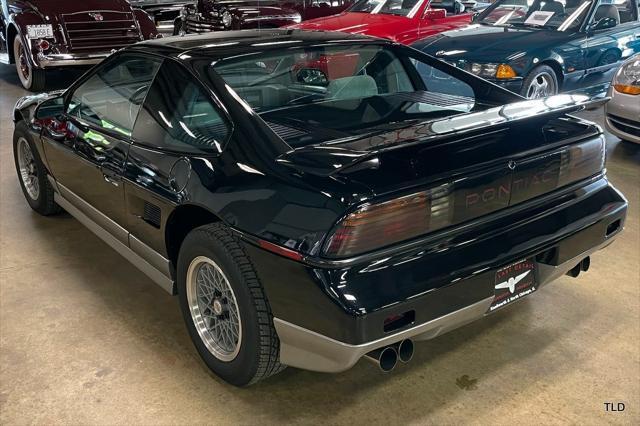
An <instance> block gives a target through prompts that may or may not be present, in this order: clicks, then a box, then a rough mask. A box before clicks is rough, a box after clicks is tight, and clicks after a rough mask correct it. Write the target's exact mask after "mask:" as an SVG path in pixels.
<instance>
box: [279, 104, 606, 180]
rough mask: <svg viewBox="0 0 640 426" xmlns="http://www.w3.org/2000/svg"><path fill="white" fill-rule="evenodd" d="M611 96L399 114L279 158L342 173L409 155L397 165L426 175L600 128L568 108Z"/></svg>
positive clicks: (305, 168) (317, 171)
mask: <svg viewBox="0 0 640 426" xmlns="http://www.w3.org/2000/svg"><path fill="white" fill-rule="evenodd" d="M605 100H606V99H604V98H598V99H590V98H588V97H586V96H580V95H557V96H553V97H549V98H546V99H540V100H523V101H521V102H515V103H511V104H507V105H504V106H500V107H494V108H489V109H485V110H482V111H479V112H469V113H461V114H456V115H453V116H450V117H447V118H444V119H439V120H433V121H425V122H420V123H415V122H407V123H403V122H396V123H391V124H388V125H386V126H384V127H383V128H381V127H379V128H374V129H368V131H366V132H363V134H360V135H356V136H350V137H345V138H340V139H335V140H329V141H326V142H323V143H319V144H313V145H307V146H304V147H301V148H296V149H293V150H291V151H289V152H287V153H285V154H283V155H281V156H280V157H279V158H278V160H277V161H278V162H279V163H281V164H283V165H286V166H288V167H291V168H294V169H296V170H298V171H301V172H305V173H310V174H313V175H318V176H338V175H343V176H344V175H351V174H353V173H354V172H355V171H358V170H363V169H368V170H378V173H379V170H380V169H381V167H383V166H384V163H386V162H394V161H397V160H400V159H401V158H407V157H409V158H410V161H409V163H408V164H407V165H408V166H410V167H409V168H408V169H405V168H403V169H401V170H395V171H394V172H395V173H398V172H400V174H405V173H407V172H410V174H411V175H412V176H414V178H420V179H424V178H437V177H438V173H439V172H455V171H456V170H459V169H462V170H464V169H465V168H467V167H474V166H476V167H477V166H481V165H482V164H484V163H493V162H495V161H497V160H500V159H503V158H512V159H514V160H515V159H520V158H522V157H523V156H527V155H531V154H532V153H533V152H535V151H544V150H547V149H549V148H550V147H552V146H554V145H557V144H558V143H560V144H562V143H571V141H572V140H575V139H583V138H588V137H590V136H597V135H598V134H599V130H598V128H597V127H595V126H591V125H587V124H585V122H582V121H578V120H574V119H572V118H570V117H569V116H567V115H566V114H567V113H570V112H575V111H579V110H581V109H584V108H585V107H587V106H589V107H593V106H596V105H598V104H601V103H603V102H604V101H605ZM269 124H270V125H272V123H269ZM274 130H276V133H279V134H281V135H283V137H284V138H285V139H286V136H287V135H288V134H291V133H292V131H293V132H295V129H294V128H292V127H289V128H285V126H283V125H282V124H280V125H278V127H277V128H276V129H274ZM387 183H389V184H392V182H391V181H387Z"/></svg>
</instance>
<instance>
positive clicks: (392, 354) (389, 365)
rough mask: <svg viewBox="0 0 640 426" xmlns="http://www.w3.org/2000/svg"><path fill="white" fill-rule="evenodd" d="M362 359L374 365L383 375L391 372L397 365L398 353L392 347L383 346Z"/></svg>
mask: <svg viewBox="0 0 640 426" xmlns="http://www.w3.org/2000/svg"><path fill="white" fill-rule="evenodd" d="M364 357H365V358H366V359H368V360H369V361H371V362H373V363H374V364H376V365H377V366H378V367H379V368H380V370H382V371H383V372H385V373H388V372H389V371H391V370H393V369H394V368H395V367H396V364H398V352H396V349H395V348H394V347H393V346H385V347H383V348H379V349H376V350H373V351H371V352H369V353H368V354H366V355H365V356H364Z"/></svg>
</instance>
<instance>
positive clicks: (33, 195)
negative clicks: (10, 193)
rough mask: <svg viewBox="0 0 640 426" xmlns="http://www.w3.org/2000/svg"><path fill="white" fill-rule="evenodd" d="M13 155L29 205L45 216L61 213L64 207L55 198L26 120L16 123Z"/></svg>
mask: <svg viewBox="0 0 640 426" xmlns="http://www.w3.org/2000/svg"><path fill="white" fill-rule="evenodd" d="M13 157H14V160H15V164H16V171H17V172H18V179H19V180H20V186H21V187H22V192H23V193H24V197H25V198H26V200H27V202H28V203H29V206H31V208H32V209H33V210H35V211H36V212H38V213H40V214H41V215H43V216H50V215H53V214H56V213H59V212H60V211H61V210H62V209H61V208H60V206H58V204H56V202H55V201H54V199H53V192H54V191H53V187H52V186H51V184H50V183H49V179H47V169H46V168H45V166H44V164H43V163H42V160H41V159H40V156H39V155H38V151H37V149H36V147H35V144H34V143H33V140H32V138H31V134H30V132H29V129H28V127H27V125H26V123H25V122H24V121H20V122H18V123H16V128H15V130H14V132H13Z"/></svg>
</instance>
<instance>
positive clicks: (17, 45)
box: [13, 35, 46, 92]
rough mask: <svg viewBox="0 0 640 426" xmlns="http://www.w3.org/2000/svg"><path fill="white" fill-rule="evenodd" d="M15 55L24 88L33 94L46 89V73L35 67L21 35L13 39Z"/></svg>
mask: <svg viewBox="0 0 640 426" xmlns="http://www.w3.org/2000/svg"><path fill="white" fill-rule="evenodd" d="M13 55H14V58H15V61H16V71H17V73H18V78H19V79H20V83H22V86H23V87H24V88H25V89H27V90H31V91H32V92H39V91H42V90H44V87H45V76H46V74H45V71H44V70H40V69H37V68H34V67H33V64H32V63H31V60H30V59H29V56H28V55H29V52H28V51H27V49H25V47H24V44H23V42H22V38H20V36H19V35H16V37H15V38H14V39H13Z"/></svg>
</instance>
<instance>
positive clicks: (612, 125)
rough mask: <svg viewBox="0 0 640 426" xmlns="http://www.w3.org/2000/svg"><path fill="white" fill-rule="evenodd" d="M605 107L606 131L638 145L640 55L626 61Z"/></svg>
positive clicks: (617, 73)
mask: <svg viewBox="0 0 640 426" xmlns="http://www.w3.org/2000/svg"><path fill="white" fill-rule="evenodd" d="M608 96H610V97H611V100H610V101H609V102H608V103H607V104H606V105H605V109H604V112H605V118H606V120H605V123H606V126H607V130H609V131H610V132H611V133H613V134H614V135H616V136H617V137H619V138H620V139H622V140H625V141H629V142H635V143H640V54H639V55H635V56H632V57H631V58H629V59H627V60H626V61H625V62H624V63H623V64H622V66H620V69H619V70H618V72H616V75H615V77H613V82H612V83H611V87H609V93H608Z"/></svg>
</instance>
